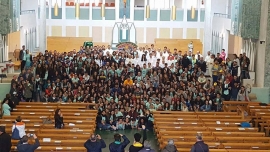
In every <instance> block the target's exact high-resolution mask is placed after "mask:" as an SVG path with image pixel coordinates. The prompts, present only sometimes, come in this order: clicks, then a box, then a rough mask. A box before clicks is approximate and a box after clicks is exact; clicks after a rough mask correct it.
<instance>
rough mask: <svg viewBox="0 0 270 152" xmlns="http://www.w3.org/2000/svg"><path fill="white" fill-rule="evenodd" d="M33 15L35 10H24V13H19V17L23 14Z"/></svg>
mask: <svg viewBox="0 0 270 152" xmlns="http://www.w3.org/2000/svg"><path fill="white" fill-rule="evenodd" d="M33 13H35V10H24V11H21V15H23V14H33Z"/></svg>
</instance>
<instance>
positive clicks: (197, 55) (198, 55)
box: [195, 51, 203, 60]
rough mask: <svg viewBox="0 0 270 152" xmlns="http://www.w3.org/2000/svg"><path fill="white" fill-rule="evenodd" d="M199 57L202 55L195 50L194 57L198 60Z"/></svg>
mask: <svg viewBox="0 0 270 152" xmlns="http://www.w3.org/2000/svg"><path fill="white" fill-rule="evenodd" d="M201 57H203V56H202V55H201V54H200V51H197V53H196V54H195V59H196V60H200V58H201Z"/></svg>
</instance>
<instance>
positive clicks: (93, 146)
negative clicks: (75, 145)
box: [84, 134, 106, 152]
mask: <svg viewBox="0 0 270 152" xmlns="http://www.w3.org/2000/svg"><path fill="white" fill-rule="evenodd" d="M84 147H85V148H86V149H87V152H102V149H103V148H106V143H105V142H104V140H103V139H101V136H100V135H95V134H92V135H91V136H90V139H88V140H87V141H86V142H85V143H84Z"/></svg>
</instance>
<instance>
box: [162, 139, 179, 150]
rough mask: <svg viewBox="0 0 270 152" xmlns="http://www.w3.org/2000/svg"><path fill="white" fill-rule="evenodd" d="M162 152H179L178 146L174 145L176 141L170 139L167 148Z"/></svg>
mask: <svg viewBox="0 0 270 152" xmlns="http://www.w3.org/2000/svg"><path fill="white" fill-rule="evenodd" d="M161 152H178V151H177V148H176V146H175V145H174V140H173V139H170V140H169V141H168V144H167V145H166V147H165V148H164V149H163V150H162V151H161Z"/></svg>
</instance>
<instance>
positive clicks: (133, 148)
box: [129, 129, 147, 152]
mask: <svg viewBox="0 0 270 152" xmlns="http://www.w3.org/2000/svg"><path fill="white" fill-rule="evenodd" d="M146 139H147V137H146V129H145V130H143V142H142V143H138V142H136V143H134V144H133V145H130V147H129V152H139V151H140V150H142V149H143V148H144V147H143V143H144V141H145V140H146Z"/></svg>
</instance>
